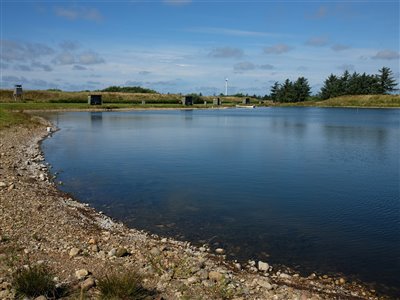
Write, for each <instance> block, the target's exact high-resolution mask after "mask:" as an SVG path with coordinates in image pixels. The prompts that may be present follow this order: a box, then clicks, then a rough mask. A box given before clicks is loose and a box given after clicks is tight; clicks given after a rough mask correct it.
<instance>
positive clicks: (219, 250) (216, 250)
mask: <svg viewBox="0 0 400 300" xmlns="http://www.w3.org/2000/svg"><path fill="white" fill-rule="evenodd" d="M224 252H225V250H224V249H222V248H217V249H215V253H217V254H224Z"/></svg>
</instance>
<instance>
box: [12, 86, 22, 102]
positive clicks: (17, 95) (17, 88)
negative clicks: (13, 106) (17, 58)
mask: <svg viewBox="0 0 400 300" xmlns="http://www.w3.org/2000/svg"><path fill="white" fill-rule="evenodd" d="M22 95H23V91H22V85H21V84H16V85H15V86H14V93H13V96H14V100H17V99H18V98H21V99H22Z"/></svg>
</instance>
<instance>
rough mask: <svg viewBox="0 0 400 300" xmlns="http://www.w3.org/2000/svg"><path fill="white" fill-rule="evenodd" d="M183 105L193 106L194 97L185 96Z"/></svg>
mask: <svg viewBox="0 0 400 300" xmlns="http://www.w3.org/2000/svg"><path fill="white" fill-rule="evenodd" d="M182 104H183V105H193V97H192V96H185V97H184V98H183V99H182Z"/></svg>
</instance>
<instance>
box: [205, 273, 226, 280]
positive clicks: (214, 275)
mask: <svg viewBox="0 0 400 300" xmlns="http://www.w3.org/2000/svg"><path fill="white" fill-rule="evenodd" d="M208 278H209V279H210V280H213V281H220V280H222V279H223V278H224V275H223V274H221V273H220V272H217V271H211V272H210V273H208Z"/></svg>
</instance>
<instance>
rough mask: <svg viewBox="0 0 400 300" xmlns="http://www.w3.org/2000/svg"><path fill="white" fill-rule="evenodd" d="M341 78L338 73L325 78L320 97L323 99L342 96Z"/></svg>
mask: <svg viewBox="0 0 400 300" xmlns="http://www.w3.org/2000/svg"><path fill="white" fill-rule="evenodd" d="M340 94H341V88H340V79H339V78H338V77H337V76H336V75H333V74H331V75H329V77H328V78H327V79H326V80H325V82H324V85H323V86H322V88H321V92H320V97H321V99H329V98H333V97H337V96H340Z"/></svg>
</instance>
